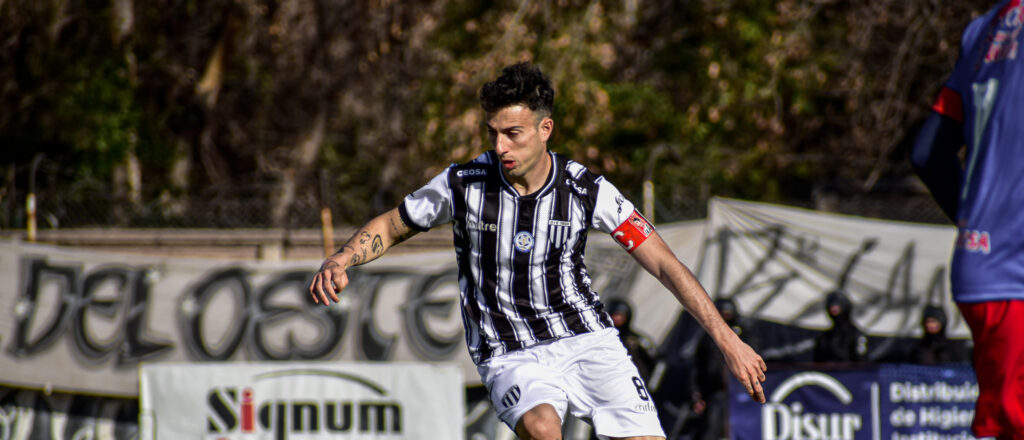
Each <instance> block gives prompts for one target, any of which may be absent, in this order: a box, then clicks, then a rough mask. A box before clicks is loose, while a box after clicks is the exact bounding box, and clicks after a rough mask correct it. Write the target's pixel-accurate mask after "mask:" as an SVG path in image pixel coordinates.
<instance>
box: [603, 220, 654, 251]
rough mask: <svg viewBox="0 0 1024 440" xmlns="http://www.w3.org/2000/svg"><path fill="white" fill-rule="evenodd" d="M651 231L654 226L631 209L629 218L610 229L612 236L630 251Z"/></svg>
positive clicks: (648, 235)
mask: <svg viewBox="0 0 1024 440" xmlns="http://www.w3.org/2000/svg"><path fill="white" fill-rule="evenodd" d="M652 232H654V226H653V225H651V222H649V221H647V219H646V218H644V216H642V215H640V213H639V212H637V211H636V210H633V213H632V214H630V215H629V218H627V219H626V221H624V222H622V224H621V225H619V227H617V228H615V230H614V231H612V237H613V238H615V241H617V242H619V244H620V245H622V247H623V248H625V249H626V252H630V253H632V252H633V250H635V249H636V248H637V246H640V244H641V243H643V242H644V241H645V240H647V237H650V236H651V233H652Z"/></svg>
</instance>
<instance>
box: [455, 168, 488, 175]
mask: <svg viewBox="0 0 1024 440" xmlns="http://www.w3.org/2000/svg"><path fill="white" fill-rule="evenodd" d="M455 175H456V176H459V177H471V176H486V175H487V170H485V169H483V168H467V169H464V170H459V171H456V172H455Z"/></svg>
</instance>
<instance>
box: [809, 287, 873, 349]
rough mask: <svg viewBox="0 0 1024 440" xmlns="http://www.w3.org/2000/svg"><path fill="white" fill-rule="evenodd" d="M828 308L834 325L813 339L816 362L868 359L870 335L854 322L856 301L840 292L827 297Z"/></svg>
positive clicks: (827, 310)
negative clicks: (854, 303) (854, 302)
mask: <svg viewBox="0 0 1024 440" xmlns="http://www.w3.org/2000/svg"><path fill="white" fill-rule="evenodd" d="M825 311H826V312H827V313H828V317H829V318H830V319H832V328H830V329H828V330H826V331H825V332H823V333H822V334H820V335H818V338H817V339H815V341H814V362H822V363H832V362H861V361H864V360H866V358H867V353H868V338H867V336H865V335H864V333H863V332H861V331H860V329H859V328H857V325H856V324H854V323H853V318H852V315H853V303H852V302H850V299H849V298H847V297H846V295H845V294H844V293H843V292H841V291H838V290H836V291H833V292H831V293H829V294H828V296H826V297H825Z"/></svg>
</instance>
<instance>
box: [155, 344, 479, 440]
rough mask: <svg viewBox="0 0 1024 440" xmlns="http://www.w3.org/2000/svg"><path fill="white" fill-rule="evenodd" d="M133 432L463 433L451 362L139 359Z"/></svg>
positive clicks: (167, 437)
mask: <svg viewBox="0 0 1024 440" xmlns="http://www.w3.org/2000/svg"><path fill="white" fill-rule="evenodd" d="M140 370H141V371H140V373H139V387H140V395H139V399H140V409H139V413H140V417H139V423H140V425H139V438H140V440H177V439H185V438H187V439H205V440H232V439H239V440H241V439H273V440H303V439H325V438H331V439H339V440H342V439H396V440H397V439H424V438H437V439H452V440H459V439H463V438H465V432H464V429H463V426H462V425H463V418H464V414H465V400H464V399H465V390H464V388H463V379H462V371H461V369H460V368H459V367H457V366H454V365H440V364H415V363H386V364H385V363H340V362H330V363H325V362H312V363H301V362H300V363H295V362H288V363H282V362H277V363H218V364H210V363H204V364H143V365H142V367H141V369H140Z"/></svg>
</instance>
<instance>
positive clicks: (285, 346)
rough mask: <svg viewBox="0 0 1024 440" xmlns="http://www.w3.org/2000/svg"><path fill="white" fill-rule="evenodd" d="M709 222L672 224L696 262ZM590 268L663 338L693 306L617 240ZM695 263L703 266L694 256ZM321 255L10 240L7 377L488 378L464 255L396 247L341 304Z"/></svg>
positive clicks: (681, 248)
mask: <svg viewBox="0 0 1024 440" xmlns="http://www.w3.org/2000/svg"><path fill="white" fill-rule="evenodd" d="M702 225H703V223H702V222H697V223H688V224H678V225H667V226H665V227H663V228H660V229H659V231H661V233H662V235H663V236H664V237H665V238H666V241H668V243H669V244H670V245H671V246H672V247H673V249H675V250H676V252H677V253H678V254H679V255H680V257H681V258H683V259H684V261H686V262H688V263H689V262H692V261H693V258H694V256H695V255H696V254H697V252H698V251H699V249H700V241H701V234H702ZM590 241H591V243H590V245H589V246H588V249H587V257H586V258H587V265H588V269H589V272H590V274H591V276H592V281H593V286H594V288H595V289H596V290H597V291H598V292H600V293H601V296H602V298H605V299H607V298H610V297H627V298H629V300H630V302H632V303H633V304H634V306H635V308H636V310H635V317H636V318H635V320H634V322H636V323H637V328H638V329H639V330H641V331H644V332H646V333H648V334H649V335H651V336H652V337H655V338H658V339H660V338H661V337H662V336H664V334H665V333H666V332H667V331H668V330H669V328H670V327H671V325H672V324H673V323H674V322H675V320H676V318H677V316H678V314H679V312H680V310H681V308H680V306H679V305H678V304H677V303H676V300H675V299H674V298H673V297H672V295H671V294H669V293H668V292H667V291H665V290H664V289H663V288H661V287H660V284H658V282H657V281H656V280H655V279H654V278H653V277H651V276H649V275H647V274H646V273H642V272H643V271H642V269H639V266H638V265H637V264H636V263H635V262H634V261H633V259H632V258H631V257H630V256H629V255H628V254H627V253H626V252H624V251H623V250H622V249H621V248H620V247H619V246H618V245H617V244H616V243H615V242H614V240H612V239H611V237H610V236H608V235H606V234H593V236H592V238H591V240H590ZM691 264H692V263H691ZM319 265H320V261H283V262H236V261H224V260H199V259H181V258H162V257H148V256H138V255H124V254H111V253H103V252H85V251H81V250H74V249H68V248H61V247H53V246H45V245H33V244H26V243H20V242H11V241H2V242H0V346H2V351H0V372H2V374H0V382H2V383H5V384H9V385H15V386H19V387H28V388H35V389H47V390H56V391H67V392H71V393H86V394H99V395H108V396H135V395H137V393H138V381H137V379H138V377H137V367H138V365H139V364H140V363H142V362H146V361H148V362H232V361H285V360H288V361H308V360H322V361H329V360H342V361H362V360H367V361H399V362H402V361H409V362H446V363H454V364H456V365H459V366H461V367H462V368H463V372H464V376H463V377H464V378H465V380H466V382H467V384H468V385H473V384H478V383H479V377H478V375H477V373H476V368H475V366H473V364H472V361H471V360H470V359H469V355H468V353H467V350H466V347H465V341H464V336H463V327H462V318H461V313H460V310H459V290H458V281H457V270H456V265H455V256H454V251H451V250H447V251H437V252H428V253H418V254H406V255H394V256H392V255H386V256H384V257H382V258H380V259H378V260H375V261H373V262H371V263H369V264H367V265H364V266H359V267H357V268H355V269H352V270H350V271H349V277H350V281H351V283H350V285H349V287H348V288H347V289H346V290H345V292H344V295H342V302H341V303H340V304H332V305H331V306H330V307H324V306H323V305H315V304H313V302H312V301H311V299H310V296H309V291H308V285H309V280H310V279H311V277H312V274H313V271H314V270H315V269H316V268H317V267H318V266H319Z"/></svg>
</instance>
